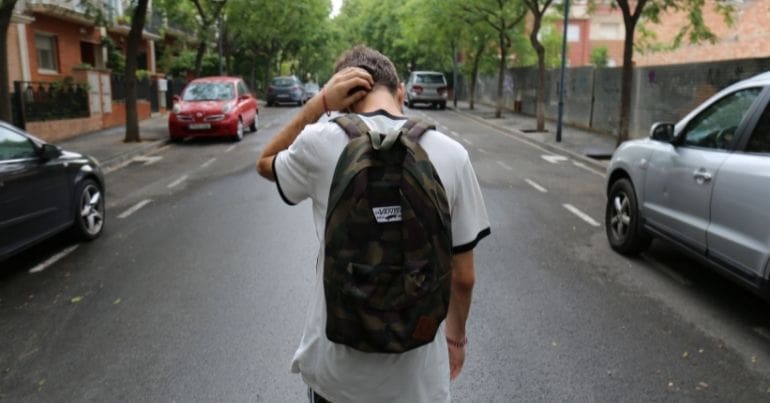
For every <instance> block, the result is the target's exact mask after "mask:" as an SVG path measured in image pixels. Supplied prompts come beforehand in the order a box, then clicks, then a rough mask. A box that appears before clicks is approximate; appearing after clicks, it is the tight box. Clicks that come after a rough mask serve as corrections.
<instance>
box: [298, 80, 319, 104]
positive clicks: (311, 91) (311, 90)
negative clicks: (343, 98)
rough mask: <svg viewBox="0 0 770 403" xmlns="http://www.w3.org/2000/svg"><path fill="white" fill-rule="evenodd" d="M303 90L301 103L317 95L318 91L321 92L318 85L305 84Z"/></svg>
mask: <svg viewBox="0 0 770 403" xmlns="http://www.w3.org/2000/svg"><path fill="white" fill-rule="evenodd" d="M303 89H304V90H305V98H304V99H303V101H302V102H303V103H304V102H307V101H309V100H310V98H313V97H314V96H315V95H316V94H318V92H319V91H321V87H320V86H319V85H318V83H305V85H304V87H303Z"/></svg>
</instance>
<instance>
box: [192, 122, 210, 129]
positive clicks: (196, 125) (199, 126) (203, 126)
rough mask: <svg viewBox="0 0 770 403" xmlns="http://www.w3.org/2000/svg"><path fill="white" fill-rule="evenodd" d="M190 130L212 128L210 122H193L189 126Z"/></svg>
mask: <svg viewBox="0 0 770 403" xmlns="http://www.w3.org/2000/svg"><path fill="white" fill-rule="evenodd" d="M188 127H189V128H190V130H206V129H211V124H210V123H193V124H191V125H190V126H188Z"/></svg>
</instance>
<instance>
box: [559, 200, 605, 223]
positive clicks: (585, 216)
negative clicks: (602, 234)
mask: <svg viewBox="0 0 770 403" xmlns="http://www.w3.org/2000/svg"><path fill="white" fill-rule="evenodd" d="M562 206H564V208H565V209H567V210H568V211H569V212H570V213H572V214H574V215H576V216H578V217H579V218H580V219H581V220H583V221H585V222H587V223H588V224H590V225H592V226H594V227H599V226H601V224H599V223H598V222H597V221H596V220H594V219H593V218H591V216H589V215H588V214H586V213H584V212H582V211H580V210H578V208H577V207H575V206H573V205H571V204H562Z"/></svg>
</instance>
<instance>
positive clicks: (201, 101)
mask: <svg viewBox="0 0 770 403" xmlns="http://www.w3.org/2000/svg"><path fill="white" fill-rule="evenodd" d="M258 125H259V104H258V103H257V99H256V98H255V97H254V95H253V94H252V93H251V91H249V88H248V87H247V86H246V83H244V82H243V80H241V79H240V78H237V77H203V78H198V79H195V80H193V81H191V82H190V83H189V84H187V86H186V87H185V88H184V90H182V95H181V96H176V97H174V108H173V109H172V111H171V113H170V114H169V116H168V133H169V136H170V137H171V140H172V141H177V140H181V139H183V138H187V137H229V138H232V139H233V140H236V141H240V140H241V139H243V136H244V134H245V128H246V127H248V128H249V130H251V131H252V132H256V131H257V126H258Z"/></svg>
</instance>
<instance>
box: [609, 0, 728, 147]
mask: <svg viewBox="0 0 770 403" xmlns="http://www.w3.org/2000/svg"><path fill="white" fill-rule="evenodd" d="M616 2H617V5H618V7H619V8H620V10H621V12H622V14H623V23H624V26H625V39H624V42H623V70H622V71H623V73H622V78H621V86H620V120H619V123H618V144H620V143H622V142H623V141H626V140H627V139H628V126H629V119H630V112H631V91H632V88H631V84H632V83H631V80H632V79H633V69H634V64H633V56H634V34H635V32H636V26H637V23H638V22H639V20H640V18H642V17H644V18H645V19H646V20H649V21H650V22H653V23H657V22H659V21H660V16H661V15H663V14H664V13H666V12H668V11H683V12H684V13H685V14H687V23H686V24H683V25H682V28H681V29H680V31H679V33H678V34H677V36H676V38H675V39H674V45H678V44H679V43H681V42H682V40H684V38H687V39H688V41H689V42H690V43H697V42H700V41H704V40H706V41H709V42H712V43H713V42H715V41H716V39H717V38H716V36H715V35H714V33H713V32H712V31H711V30H710V29H709V27H708V26H706V24H705V23H704V21H703V7H704V5H705V1H704V0H616ZM714 9H715V10H716V11H717V12H718V13H720V14H721V15H722V16H723V18H724V20H725V22H727V23H728V24H732V21H733V20H732V15H733V12H734V8H733V7H732V5H731V4H730V0H714Z"/></svg>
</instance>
